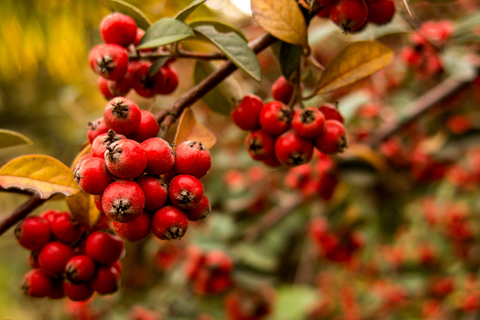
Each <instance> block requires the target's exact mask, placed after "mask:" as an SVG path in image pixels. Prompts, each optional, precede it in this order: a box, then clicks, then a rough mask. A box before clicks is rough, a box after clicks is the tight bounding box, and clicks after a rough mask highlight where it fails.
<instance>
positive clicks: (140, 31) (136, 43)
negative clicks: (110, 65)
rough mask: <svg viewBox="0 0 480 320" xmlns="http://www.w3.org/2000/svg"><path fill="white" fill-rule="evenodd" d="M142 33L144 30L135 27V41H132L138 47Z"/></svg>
mask: <svg viewBox="0 0 480 320" xmlns="http://www.w3.org/2000/svg"><path fill="white" fill-rule="evenodd" d="M144 35H145V31H144V30H143V29H141V28H137V35H136V36H135V42H133V44H134V45H135V47H138V45H139V43H140V40H142V38H143V36H144Z"/></svg>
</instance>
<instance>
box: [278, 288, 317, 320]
mask: <svg viewBox="0 0 480 320" xmlns="http://www.w3.org/2000/svg"><path fill="white" fill-rule="evenodd" d="M277 293H278V296H277V302H276V304H275V305H276V308H275V310H274V313H273V317H272V318H273V319H275V320H291V319H305V317H306V315H307V313H308V311H309V309H310V307H311V306H312V304H313V303H315V302H316V301H318V296H317V289H315V288H313V287H306V286H284V287H280V288H278V290H277Z"/></svg>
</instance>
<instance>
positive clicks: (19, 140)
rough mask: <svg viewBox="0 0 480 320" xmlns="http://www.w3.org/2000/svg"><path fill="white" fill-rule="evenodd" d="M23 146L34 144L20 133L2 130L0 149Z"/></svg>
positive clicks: (0, 130)
mask: <svg viewBox="0 0 480 320" xmlns="http://www.w3.org/2000/svg"><path fill="white" fill-rule="evenodd" d="M22 144H33V142H32V140H30V139H28V138H27V137H25V136H24V135H23V134H20V133H18V132H15V131H10V130H5V129H0V149H2V148H8V147H14V146H19V145H22Z"/></svg>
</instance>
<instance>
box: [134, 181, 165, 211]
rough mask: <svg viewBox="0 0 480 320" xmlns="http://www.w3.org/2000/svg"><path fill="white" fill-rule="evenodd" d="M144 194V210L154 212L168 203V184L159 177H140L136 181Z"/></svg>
mask: <svg viewBox="0 0 480 320" xmlns="http://www.w3.org/2000/svg"><path fill="white" fill-rule="evenodd" d="M136 182H137V183H138V185H139V186H140V188H142V191H143V193H144V194H145V210H147V211H155V210H158V209H160V208H161V207H163V206H164V205H165V204H166V203H167V201H168V184H167V183H166V182H165V180H164V179H163V178H161V177H155V176H148V175H145V176H141V177H140V178H138V179H137V180H136Z"/></svg>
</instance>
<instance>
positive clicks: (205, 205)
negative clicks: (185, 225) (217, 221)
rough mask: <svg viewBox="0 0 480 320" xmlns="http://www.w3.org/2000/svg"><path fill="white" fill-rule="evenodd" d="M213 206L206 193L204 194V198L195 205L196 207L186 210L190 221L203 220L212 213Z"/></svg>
mask: <svg viewBox="0 0 480 320" xmlns="http://www.w3.org/2000/svg"><path fill="white" fill-rule="evenodd" d="M211 212H212V208H211V206H210V201H208V198H207V196H206V195H204V196H203V198H202V200H200V202H199V203H198V204H197V205H196V206H195V208H193V209H190V210H185V213H186V215H187V217H188V220H190V221H199V220H203V219H205V218H206V217H208V216H209V215H210V213H211Z"/></svg>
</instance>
